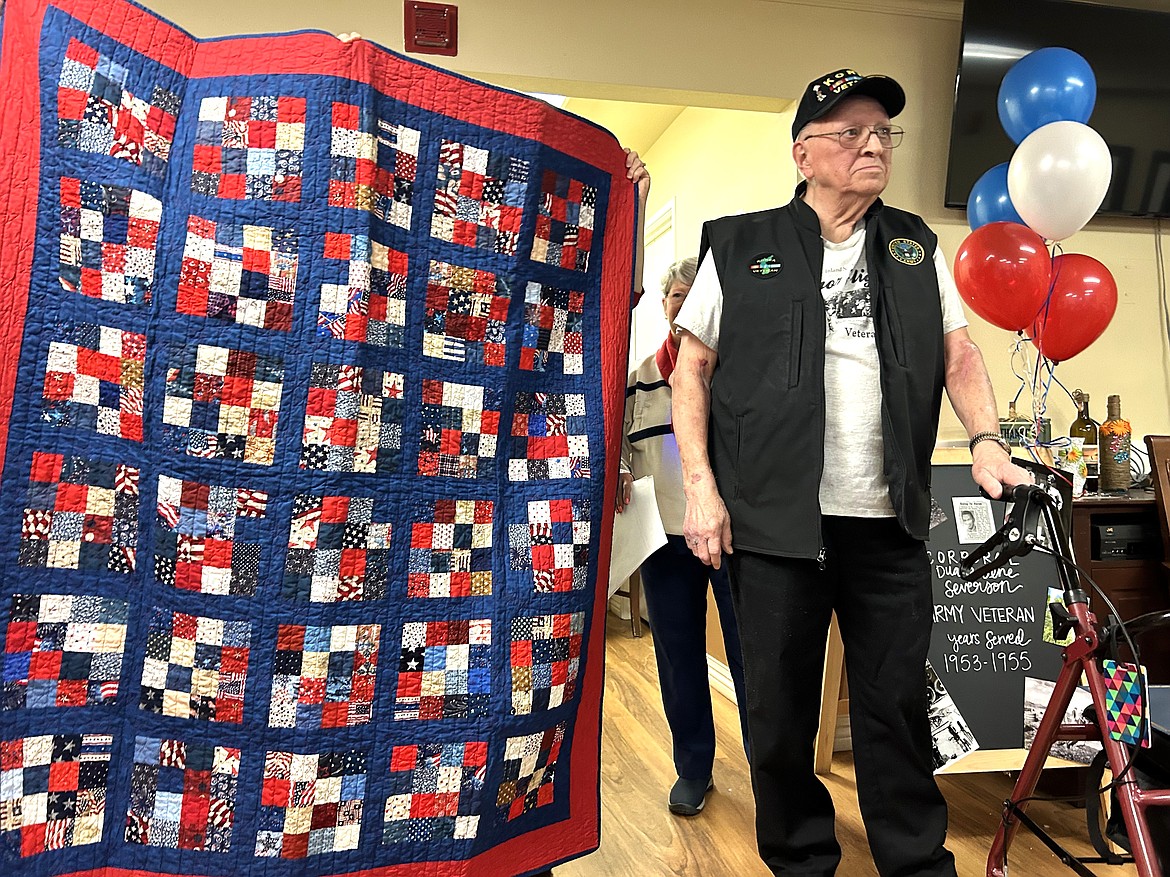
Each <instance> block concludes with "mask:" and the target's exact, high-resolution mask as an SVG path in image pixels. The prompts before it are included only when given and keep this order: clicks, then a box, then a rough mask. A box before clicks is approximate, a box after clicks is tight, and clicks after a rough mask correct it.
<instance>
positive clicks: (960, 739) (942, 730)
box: [926, 661, 979, 773]
mask: <svg viewBox="0 0 1170 877" xmlns="http://www.w3.org/2000/svg"><path fill="white" fill-rule="evenodd" d="M926 695H927V701H928V704H929V706H928V710H929V714H930V736H931V738H932V739H933V741H934V745H933V747H932V752H931V758H932V760H933V763H934V772H935V773H938V772H939V771H940V770H942V769H943V768H945V767H946V766H947V765H948V764H950V763H951V762H952V761H957V760H958V759H960V758H962V757H963V756H965V755H970V754H971V753H972V752H974V751H975V750H976V749H978V748H979V742H978V741H977V740H976V739H975V735H974V734H972V733H971V729H970V728H969V727H967V722H966V721H964V719H963V714H962V713H960V712H959V708H958V707H957V706H955V702H954V700H953V699H952V698H951V696H950V694H948V693H947V687H946V686H945V685H944V684H943V681H942V679H940V678H939V675H938V674H937V673H935V672H934V667H932V666H931V664H930V661H927V662H926Z"/></svg>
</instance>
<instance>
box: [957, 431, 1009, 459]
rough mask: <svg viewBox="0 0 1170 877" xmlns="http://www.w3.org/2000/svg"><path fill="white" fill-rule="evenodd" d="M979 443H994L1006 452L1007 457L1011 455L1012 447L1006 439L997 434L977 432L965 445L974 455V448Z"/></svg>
mask: <svg viewBox="0 0 1170 877" xmlns="http://www.w3.org/2000/svg"><path fill="white" fill-rule="evenodd" d="M980 442H995V443H996V444H997V445H999V446H1000V447H1001V448H1003V449H1004V450H1005V451H1007V455H1008V456H1009V457H1010V456H1011V455H1012V446H1011V445H1009V444H1008V443H1007V439H1005V438H1004V437H1003V436H1002V435H1000V434H999V433H998V432H977V433H975V435H973V436H971V442H970V444H968V445H967V447H968V448H969V449H970V451H971V453H975V446H976V445H977V444H979V443H980Z"/></svg>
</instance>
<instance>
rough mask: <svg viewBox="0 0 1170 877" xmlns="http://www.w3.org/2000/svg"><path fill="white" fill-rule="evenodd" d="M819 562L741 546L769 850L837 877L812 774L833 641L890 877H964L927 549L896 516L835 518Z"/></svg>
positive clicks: (751, 710)
mask: <svg viewBox="0 0 1170 877" xmlns="http://www.w3.org/2000/svg"><path fill="white" fill-rule="evenodd" d="M822 520H823V532H824V544H825V548H826V556H825V561H824V569H821V568H820V566H819V565H818V564H817V562H816V561H813V560H797V559H791V558H783V557H774V556H771V555H764V554H756V553H752V552H746V551H737V552H736V553H735V554H733V555H731V556H730V557H729V558H728V559H729V560H730V566H731V588H732V594H733V597H734V600H735V610H736V616H737V617H738V619H739V632H740V643H741V647H742V649H743V658H744V670H745V677H746V684H747V702H748V728H749V731H750V734H751V747H752V760H751V768H752V787H753V791H754V793H755V799H756V838H757V842H758V844H759V850H760V856H761V858H763V860H764V863H765V864H766V865H768V867H769V868H771V869H772V872H773V873H774V874H786V875H787V874H793V875H796V874H799V875H816V877H824V875H831V874H833V873H834V872H835V871H836V869H837V865H838V863H839V862H840V858H841V848H840V845H839V844H838V843H837V839H836V836H835V834H834V830H833V801H832V798H831V797H830V796H829V792H828V790H827V789H826V788H825V787H824V785H823V784H822V783H821V781H820V780H819V779H818V778H817V776H816V774H815V773H814V771H813V749H814V742H815V738H816V733H817V725H818V719H819V708H820V688H821V679H822V674H823V670H824V656H825V640H826V636H827V632H828V627H829V621H830V617H831V613H832V612H833V610H836V612H837V618H838V621H839V623H840V626H841V637H842V640H843V642H844V645H845V670H846V673H847V674H848V680H849V718H850V728H851V731H852V736H853V758H854V766H855V768H856V774H857V796H858V800H859V803H860V805H861V815H862V819H863V821H864V823H865V830H866V835H867V837H868V839H869V846H870V851H871V852H872V854H873V859H874V863H875V865H876V866H877V869H878V873H879V874H881V875H882V877H912V875H913V877H918V875H938V877H954V875H955V864H954V857H953V856H952V855H951V854H950V853H949V852H948V851H947V850H946V849H945V848H944V846H943V844H944V841H945V839H946V827H947V810H946V801H945V800H944V799H943V797H942V794H941V793H940V792H939V790H938V786H937V785H936V784H935V782H934V777H933V775H932V770H931V739H930V723H929V719H928V717H927V703H926V684H925V666H926V657H927V650H928V648H929V645H930V628H931V621H932V613H933V599H932V596H931V585H930V581H931V580H930V567H929V564H928V560H927V555H926V551H925V547H924V546H923V544H922V543H921V542H918V541H917V540H914V539H911V538H910V537H909V536H907V535H906V534H905V532H904V531H903V530H902V528H901V527H900V526H899V525H898V523H897V521H895V520H894V519H892V518H832V517H826V518H823V519H822Z"/></svg>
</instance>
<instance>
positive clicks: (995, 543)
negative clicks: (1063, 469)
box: [959, 484, 1052, 582]
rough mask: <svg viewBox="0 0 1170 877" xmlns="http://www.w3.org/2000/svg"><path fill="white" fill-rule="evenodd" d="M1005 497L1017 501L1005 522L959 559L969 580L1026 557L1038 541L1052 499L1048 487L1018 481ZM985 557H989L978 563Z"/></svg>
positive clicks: (965, 576) (1014, 502)
mask: <svg viewBox="0 0 1170 877" xmlns="http://www.w3.org/2000/svg"><path fill="white" fill-rule="evenodd" d="M1002 499H1004V500H1007V501H1010V502H1011V503H1013V505H1012V510H1011V511H1010V512H1009V513H1008V516H1007V520H1006V521H1004V524H1003V526H1002V527H1000V528H999V530H998V531H997V532H996V533H995V534H994V535H993V536H992V537H991V538H990V539H988V540H987V541H986V542H984V543H983V544H982V545H980V546H978V547H977V548H976V549H975V550H974V551H972V552H971V553H970V554H969V555H967V557H965V558H963V559H962V560H961V561H960V562H959V567H960V568H961V569H963V570H964V573H963V578H964V579H965V580H967V581H969V582H970V581H974V580H975V579H977V578H979V577H981V576H982V575H983V574H984V573H987V572H990V571H991V570H993V569H998V568H999V567H1001V566H1003V565H1004V564H1005V563H1007V562H1008V561H1009V560H1010V559H1011V558H1013V557H1022V556H1023V555H1025V554H1027V553H1028V552H1029V551H1031V550H1032V548H1033V547H1034V546H1035V545H1036V543H1037V538H1036V534H1037V532H1038V531H1039V524H1040V517H1041V514H1042V505H1043V504H1044V503H1046V502H1047V503H1050V502H1051V501H1052V498H1051V497H1050V496H1049V495H1048V493H1047V492H1046V491H1045V490H1044V488H1043V487H1039V486H1037V485H1035V484H1017V485H1016V486H1015V487H1013V488H1012V489H1011V492H1010V496H1005V497H1002ZM984 557H986V558H987V560H986V561H984V562H983V563H981V564H979V565H978V566H975V565H974V564H975V563H976V561H978V560H980V559H981V558H984Z"/></svg>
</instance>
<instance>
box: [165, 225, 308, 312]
mask: <svg viewBox="0 0 1170 877" xmlns="http://www.w3.org/2000/svg"><path fill="white" fill-rule="evenodd" d="M296 287H297V235H296V233H295V232H293V231H292V230H290V229H281V228H270V227H268V226H264V225H239V224H236V223H231V222H215V221H213V220H210V219H204V218H202V217H200V216H191V217H188V219H187V239H186V242H185V244H184V247H183V261H182V263H181V266H180V269H179V294H178V299H177V302H176V309H177V310H178V312H179V313H181V314H194V315H195V316H197V317H211V318H212V319H215V320H225V321H227V322H232V323H241V324H243V325H245V326H258V327H260V328H261V329H278V330H280V331H284V332H287V331H288V330H289V329H291V328H292V317H293V299H294V297H295V295H296Z"/></svg>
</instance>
